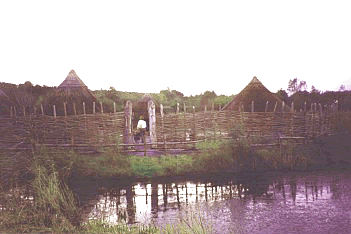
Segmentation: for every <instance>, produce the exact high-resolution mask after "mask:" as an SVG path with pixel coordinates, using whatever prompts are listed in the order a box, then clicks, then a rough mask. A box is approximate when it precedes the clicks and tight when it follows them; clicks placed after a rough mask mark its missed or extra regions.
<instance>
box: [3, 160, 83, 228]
mask: <svg viewBox="0 0 351 234" xmlns="http://www.w3.org/2000/svg"><path fill="white" fill-rule="evenodd" d="M31 173H32V174H34V175H33V177H34V178H33V179H32V180H31V181H29V184H27V189H23V188H21V187H17V188H13V189H11V190H7V191H3V192H2V194H0V197H1V198H2V199H1V207H2V209H1V211H0V212H1V215H0V229H1V230H2V231H14V232H32V231H34V232H51V231H61V232H71V231H74V230H76V228H75V226H78V225H79V208H78V204H77V199H75V197H74V195H73V193H72V191H71V190H70V189H69V188H68V186H67V185H66V184H65V183H64V182H63V180H62V179H60V178H59V175H58V171H57V168H56V164H55V162H54V160H53V159H52V158H50V157H49V156H48V155H47V154H40V155H34V157H33V161H32V166H31ZM26 190H30V196H29V195H28V193H25V191H26Z"/></svg>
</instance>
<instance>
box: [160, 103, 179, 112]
mask: <svg viewBox="0 0 351 234" xmlns="http://www.w3.org/2000/svg"><path fill="white" fill-rule="evenodd" d="M162 112H163V109H162ZM176 113H177V115H178V114H179V103H178V102H177V112H176Z"/></svg>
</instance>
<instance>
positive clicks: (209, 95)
mask: <svg viewBox="0 0 351 234" xmlns="http://www.w3.org/2000/svg"><path fill="white" fill-rule="evenodd" d="M216 97H217V94H216V93H215V92H214V91H212V92H210V91H206V92H205V93H204V94H203V95H202V96H201V101H200V104H201V106H207V107H210V106H212V103H213V100H214V99H215V98H216Z"/></svg>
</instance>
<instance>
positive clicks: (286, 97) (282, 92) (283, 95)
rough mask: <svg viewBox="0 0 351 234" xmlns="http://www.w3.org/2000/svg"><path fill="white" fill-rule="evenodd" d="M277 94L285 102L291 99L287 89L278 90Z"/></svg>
mask: <svg viewBox="0 0 351 234" xmlns="http://www.w3.org/2000/svg"><path fill="white" fill-rule="evenodd" d="M276 95H277V96H278V97H279V98H280V100H282V101H284V102H285V103H289V101H290V100H289V95H288V93H287V92H286V91H285V90H283V89H280V90H278V92H277V93H276Z"/></svg>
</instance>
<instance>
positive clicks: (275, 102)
mask: <svg viewBox="0 0 351 234" xmlns="http://www.w3.org/2000/svg"><path fill="white" fill-rule="evenodd" d="M252 101H253V102H254V112H265V111H267V112H273V111H274V109H275V111H276V112H281V111H282V100H280V98H278V97H277V96H276V95H275V94H273V93H271V92H270V91H269V90H268V89H267V88H266V87H265V86H264V85H263V84H262V83H261V82H260V81H259V80H258V79H257V77H256V76H255V77H254V78H253V79H252V80H251V81H250V83H249V84H248V85H247V86H246V87H245V88H244V89H243V90H242V91H241V92H240V93H239V94H238V95H236V96H235V97H234V98H233V100H232V101H230V102H229V103H228V104H226V105H225V106H224V107H223V108H222V110H239V107H240V110H241V111H244V112H245V111H246V112H250V111H251V110H252ZM267 101H268V105H267V109H266V104H267ZM284 107H285V108H284V111H288V110H289V107H288V106H287V105H284ZM242 108H244V109H242Z"/></svg>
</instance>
